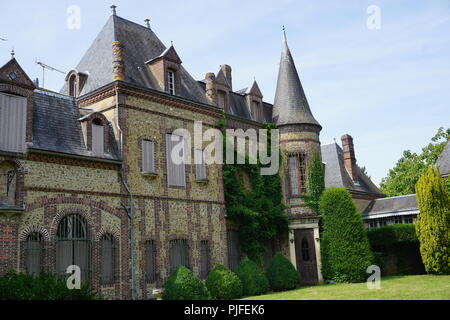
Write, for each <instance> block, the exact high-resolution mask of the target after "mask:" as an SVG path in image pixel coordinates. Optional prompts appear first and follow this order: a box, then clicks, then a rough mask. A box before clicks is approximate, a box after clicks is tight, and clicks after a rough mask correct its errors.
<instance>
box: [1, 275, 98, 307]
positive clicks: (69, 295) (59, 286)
mask: <svg viewBox="0 0 450 320" xmlns="http://www.w3.org/2000/svg"><path fill="white" fill-rule="evenodd" d="M100 299H102V297H101V296H100V294H99V293H98V292H97V291H95V290H94V289H92V287H90V286H89V284H88V283H87V282H85V283H82V284H81V287H80V289H72V290H71V289H69V288H68V287H67V280H66V277H64V276H59V275H55V274H51V273H40V274H39V275H37V276H36V275H28V274H23V273H19V274H17V273H15V272H8V273H7V274H6V275H4V276H2V277H0V300H100Z"/></svg>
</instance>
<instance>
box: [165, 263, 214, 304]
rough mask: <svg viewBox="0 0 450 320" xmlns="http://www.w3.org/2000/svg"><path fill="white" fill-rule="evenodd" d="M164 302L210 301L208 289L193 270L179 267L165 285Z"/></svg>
mask: <svg viewBox="0 0 450 320" xmlns="http://www.w3.org/2000/svg"><path fill="white" fill-rule="evenodd" d="M163 299H164V300H209V299H211V296H210V295H209V292H208V289H206V286H205V284H204V283H203V282H202V281H200V280H199V279H197V278H196V277H195V276H194V274H193V273H192V271H191V270H189V269H188V268H186V267H184V266H180V267H178V268H177V269H176V270H175V271H174V272H173V273H172V274H171V275H170V277H169V278H168V279H167V281H166V283H165V284H164V293H163Z"/></svg>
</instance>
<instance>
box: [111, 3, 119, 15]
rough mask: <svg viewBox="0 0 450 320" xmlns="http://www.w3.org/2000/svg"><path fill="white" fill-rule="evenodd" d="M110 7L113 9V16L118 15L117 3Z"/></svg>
mask: <svg viewBox="0 0 450 320" xmlns="http://www.w3.org/2000/svg"><path fill="white" fill-rule="evenodd" d="M110 8H111V10H112V14H113V16H115V15H116V8H117V6H116V5H112V6H111V7H110Z"/></svg>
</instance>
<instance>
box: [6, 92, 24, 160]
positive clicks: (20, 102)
mask: <svg viewBox="0 0 450 320" xmlns="http://www.w3.org/2000/svg"><path fill="white" fill-rule="evenodd" d="M26 115H27V99H26V98H24V97H19V96H14V95H10V94H5V93H0V150H1V151H7V152H21V153H22V152H25V151H26V142H25V137H26Z"/></svg>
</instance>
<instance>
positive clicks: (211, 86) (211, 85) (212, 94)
mask: <svg viewBox="0 0 450 320" xmlns="http://www.w3.org/2000/svg"><path fill="white" fill-rule="evenodd" d="M205 82H206V97H207V98H208V100H209V101H210V102H211V104H212V105H215V106H217V86H216V76H215V75H214V73H212V72H208V73H207V74H205Z"/></svg>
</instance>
